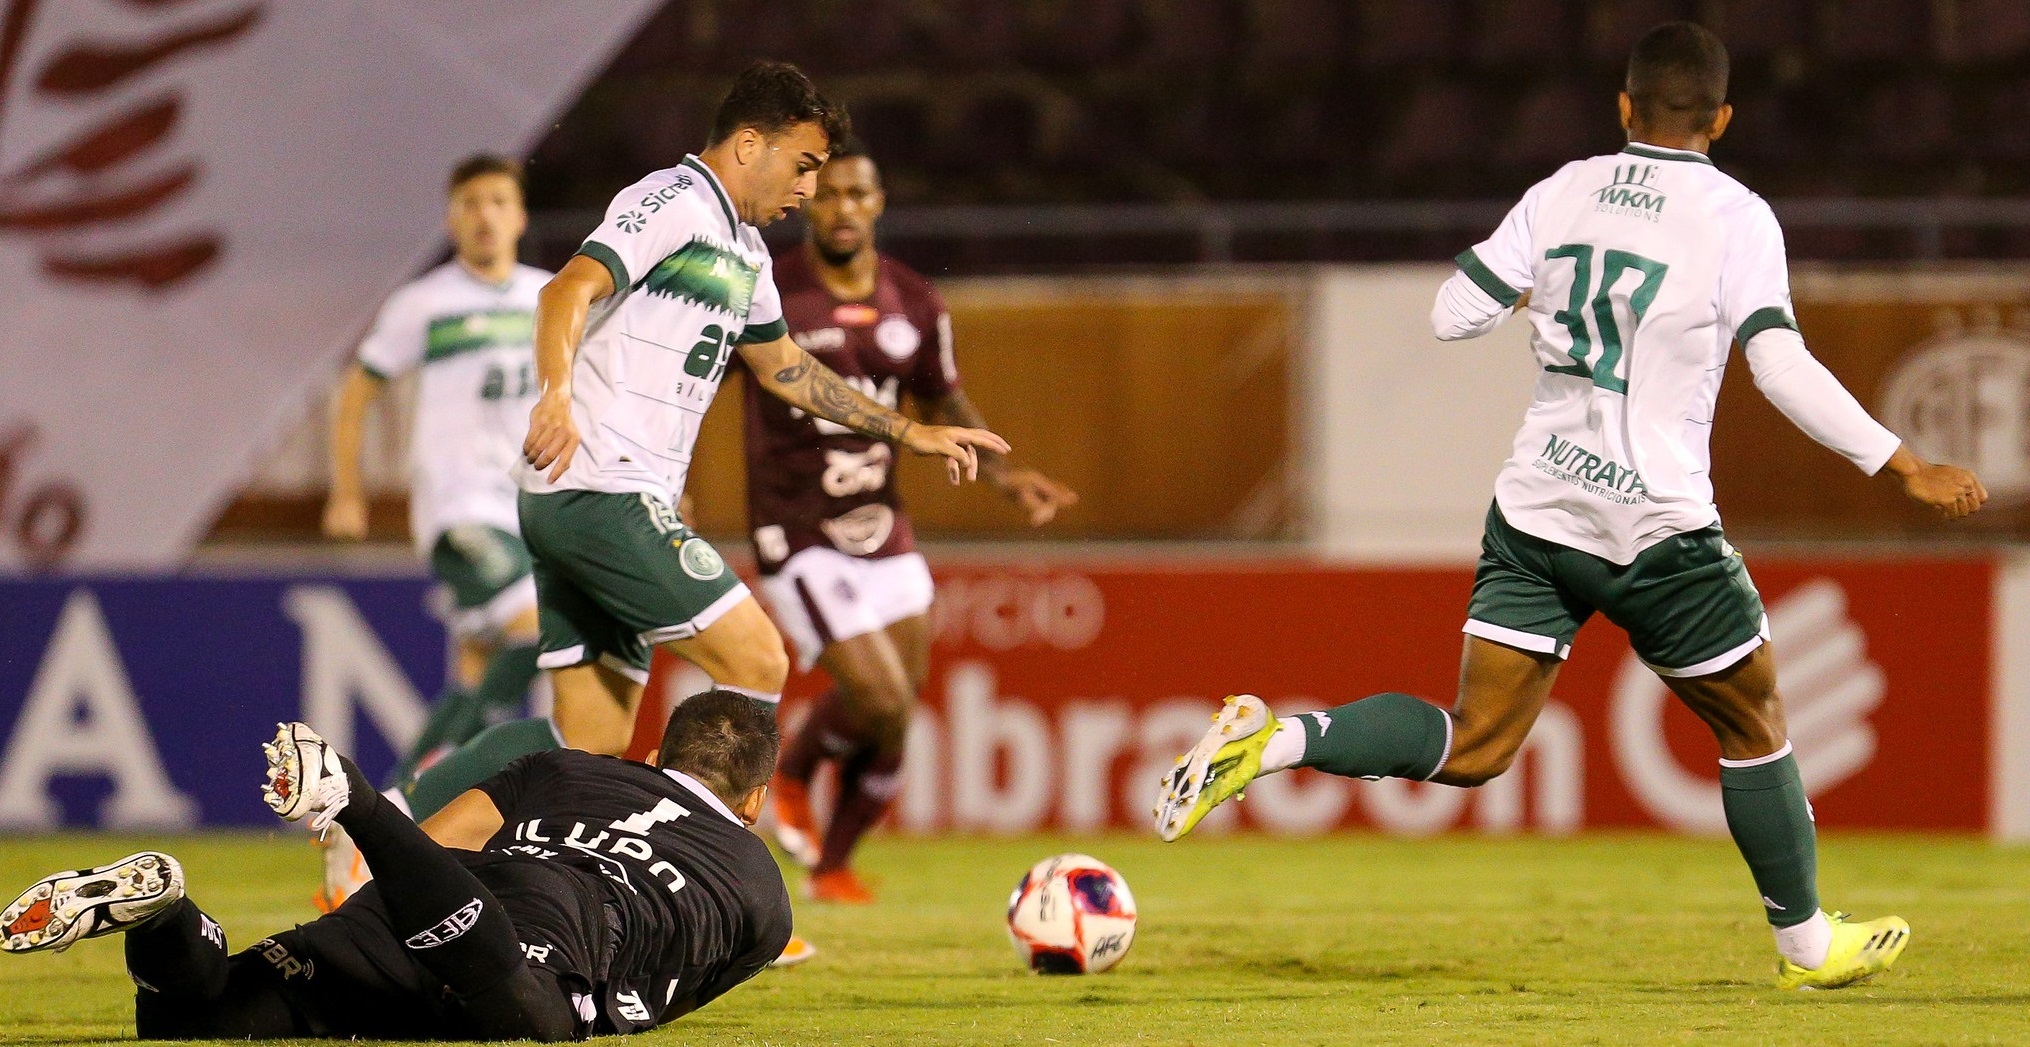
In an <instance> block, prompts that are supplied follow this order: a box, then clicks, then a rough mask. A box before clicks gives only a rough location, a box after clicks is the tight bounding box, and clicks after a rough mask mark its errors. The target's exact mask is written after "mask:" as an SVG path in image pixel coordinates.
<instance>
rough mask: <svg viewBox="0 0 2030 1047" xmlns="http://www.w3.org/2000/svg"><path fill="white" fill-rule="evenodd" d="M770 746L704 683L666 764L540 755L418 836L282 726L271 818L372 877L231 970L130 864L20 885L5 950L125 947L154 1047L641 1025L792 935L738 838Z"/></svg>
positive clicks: (578, 1034)
mask: <svg viewBox="0 0 2030 1047" xmlns="http://www.w3.org/2000/svg"><path fill="white" fill-rule="evenodd" d="M776 742H777V737H776V729H775V720H774V716H773V715H772V713H771V711H770V710H769V709H768V707H766V706H763V705H759V704H757V703H756V702H754V701H752V700H751V699H748V698H745V697H742V696H740V695H736V694H732V693H729V692H724V691H707V692H705V693H704V694H700V695H698V696H696V697H693V698H691V699H689V700H688V701H686V702H684V703H683V704H681V705H679V706H678V707H677V709H676V711H675V712H674V713H672V714H671V716H670V723H669V728H668V731H667V733H666V734H665V735H664V739H663V746H662V750H661V753H660V754H659V756H658V761H657V762H658V763H659V764H660V766H659V767H650V766H648V765H646V764H638V763H632V762H629V761H625V760H619V759H615V758H613V757H609V756H593V755H590V754H587V753H582V752H577V751H574V750H559V751H554V752H547V753H541V754H538V755H534V756H530V757H527V758H525V759H522V760H519V761H517V762H516V763H515V764H514V766H512V767H510V768H508V770H507V771H506V772H504V773H502V774H500V775H498V776H496V777H494V778H491V779H489V780H487V781H486V782H485V783H483V784H482V785H481V786H480V787H479V788H478V789H476V790H474V791H472V792H469V793H467V794H465V795H463V796H461V797H459V798H458V799H457V800H455V801H453V802H452V803H451V805H450V806H448V807H446V808H445V809H444V811H443V812H442V813H440V814H439V815H438V816H437V817H436V818H433V819H431V821H430V823H429V825H428V826H427V827H421V828H419V827H418V826H417V825H416V823H414V822H412V821H410V820H409V818H408V817H407V816H406V815H404V814H403V813H402V812H401V811H399V810H397V809H395V806H394V804H393V803H391V802H389V801H388V800H386V799H385V798H383V797H382V796H380V795H379V794H377V793H375V792H374V790H373V787H372V786H371V785H370V784H368V782H367V781H366V780H365V779H364V778H363V777H362V776H361V775H360V772H359V768H358V767H356V766H354V765H353V763H352V761H351V760H348V759H346V758H345V757H343V756H341V755H339V754H338V753H337V752H335V751H333V750H332V749H331V747H330V746H329V745H328V744H326V743H325V742H324V740H323V739H321V738H319V737H318V736H317V735H316V734H314V733H313V732H311V730H310V728H308V727H305V726H304V725H302V724H284V725H282V727H281V730H280V732H279V733H277V735H276V737H275V740H274V742H272V743H270V744H268V745H267V746H266V747H265V748H266V751H267V754H268V780H267V785H266V788H265V789H264V790H263V794H264V796H265V797H266V798H267V800H268V804H269V806H271V807H273V808H274V809H275V811H276V813H278V814H280V815H282V816H283V817H285V818H289V819H291V820H297V819H303V818H309V819H311V825H312V826H313V827H315V828H322V827H327V826H330V825H332V824H337V825H342V826H344V827H345V829H346V831H347V832H349V833H350V834H351V835H352V838H353V840H354V841H355V842H356V843H357V844H358V845H359V848H360V850H361V851H362V852H363V853H364V854H365V855H366V860H367V862H368V863H369V864H370V865H371V866H372V867H373V869H374V871H375V872H376V873H377V874H378V876H377V877H376V878H375V880H374V882H373V883H371V884H369V885H368V886H366V887H365V888H363V889H361V890H360V892H359V893H358V894H355V895H354V896H353V897H352V898H350V899H348V900H347V901H346V902H345V904H343V905H341V906H339V907H338V908H337V909H336V910H335V911H333V912H331V913H329V914H327V915H325V916H323V917H321V918H319V919H317V920H315V921H313V922H311V923H308V924H304V925H302V926H300V927H297V928H295V929H293V930H287V931H282V932H280V933H277V934H275V935H273V936H272V937H269V938H264V939H262V940H261V941H260V942H257V943H256V944H255V945H254V946H253V947H252V948H249V949H245V950H243V951H241V952H239V953H236V954H235V953H229V952H228V950H227V948H226V940H225V934H224V932H223V931H222V930H220V928H219V925H218V924H217V923H216V922H214V921H213V920H212V919H211V918H210V917H209V916H206V915H205V914H204V913H203V912H202V911H201V910H200V909H199V908H198V907H197V904H196V903H195V902H194V901H193V900H192V899H190V898H189V897H187V896H186V895H185V891H184V879H183V871H182V869H181V868H180V867H179V866H178V865H177V863H176V860H175V859H174V858H171V857H170V856H169V855H167V854H164V853H161V852H159V851H143V852H141V853H139V854H134V855H129V856H128V857H126V858H123V859H121V860H120V861H117V862H114V863H112V864H110V865H104V866H100V867H98V868H95V869H85V870H80V871H78V872H69V873H58V874H56V875H54V876H50V877H48V878H46V879H44V880H42V881H41V882H40V883H37V884H36V885H34V886H33V887H30V888H29V889H28V890H27V891H26V892H24V893H23V894H22V895H21V897H20V898H19V899H17V900H16V901H15V902H14V903H13V904H12V905H10V906H8V907H7V909H6V910H5V911H4V912H0V933H4V942H0V944H4V947H5V948H6V950H7V951H9V952H32V951H36V950H41V949H64V948H68V947H69V946H71V945H73V944H75V943H76V942H78V941H81V940H83V939H86V938H96V937H98V936H100V935H105V934H112V933H115V932H125V933H126V936H127V937H126V943H125V944H126V949H127V970H128V972H129V973H130V974H132V975H133V978H134V982H135V984H136V985H137V986H138V989H137V991H136V993H135V997H134V1024H135V1028H136V1031H137V1033H138V1034H139V1035H140V1036H141V1037H142V1038H144V1039H199V1038H205V1039H211V1038H215V1039H247V1038H254V1039H275V1038H285V1037H368V1038H380V1039H411V1040H428V1039H467V1040H469V1039H483V1040H512V1039H532V1040H543V1041H555V1040H566V1039H574V1038H577V1039H582V1038H584V1037H586V1036H590V1035H598V1034H603V1033H617V1032H618V1033H626V1032H637V1031H640V1030H643V1029H648V1028H651V1027H654V1026H656V1025H660V1024H662V1023H663V1022H667V1021H670V1020H672V1019H675V1018H678V1017H681V1016H683V1015H684V1014H687V1013H689V1012H690V1011H692V1010H695V1009H697V1008H698V1007H701V1006H704V1005H705V1004H707V1003H709V1002H711V1001H712V1000H713V999H715V998H717V997H718V996H720V995H721V994H723V993H725V992H726V991H727V990H729V989H731V988H733V987H734V986H736V985H738V984H740V983H741V982H743V981H745V980H747V979H748V978H751V977H753V976H754V975H755V974H756V973H757V972H759V971H760V970H762V969H763V968H764V967H766V966H767V965H768V963H769V961H771V960H773V959H775V958H776V956H777V955H779V954H780V953H781V952H782V948H783V945H784V943H786V942H787V941H788V940H789V936H790V910H789V892H788V891H787V890H786V889H785V887H784V886H783V882H782V875H781V873H780V872H778V871H777V869H776V865H775V859H774V858H773V856H771V855H770V854H769V852H768V846H767V845H766V844H764V843H763V842H762V841H761V839H760V838H759V837H757V836H755V835H754V834H753V833H752V832H750V831H749V830H748V828H747V826H748V825H750V824H752V823H753V821H754V819H755V818H756V817H758V816H759V815H760V812H761V806H762V802H763V798H764V796H765V794H766V782H767V781H768V777H769V775H770V774H771V773H772V772H773V770H774V766H775V757H776V747H777V745H776ZM426 829H427V832H426Z"/></svg>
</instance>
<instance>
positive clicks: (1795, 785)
mask: <svg viewBox="0 0 2030 1047" xmlns="http://www.w3.org/2000/svg"><path fill="white" fill-rule="evenodd" d="M1720 804H1721V806H1722V807H1724V808H1725V809H1726V811H1727V831H1728V832H1731V833H1733V834H1734V846H1736V847H1738V848H1740V849H1741V857H1743V858H1746V859H1747V860H1748V871H1749V872H1751V873H1754V874H1755V889H1756V890H1758V891H1761V892H1762V906H1763V909H1764V910H1765V911H1766V913H1767V915H1768V916H1769V922H1770V923H1771V924H1772V925H1774V926H1777V927H1789V926H1791V925H1793V924H1798V923H1803V922H1804V921H1806V920H1809V919H1811V918H1812V916H1813V915H1815V914H1817V912H1818V911H1819V888H1818V874H1819V856H1818V840H1817V836H1816V830H1815V827H1814V826H1813V825H1812V814H1811V804H1810V802H1808V801H1807V800H1806V799H1805V797H1804V780H1803V779H1801V778H1799V777H1798V775H1797V759H1796V758H1795V757H1793V756H1792V755H1791V754H1790V753H1789V752H1785V753H1784V754H1783V758H1782V759H1778V760H1771V761H1769V762H1768V763H1759V764H1756V765H1754V766H1752V767H1730V766H1728V765H1727V761H1725V760H1722V761H1721V762H1720Z"/></svg>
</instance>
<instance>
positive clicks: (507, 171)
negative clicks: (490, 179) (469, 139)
mask: <svg viewBox="0 0 2030 1047" xmlns="http://www.w3.org/2000/svg"><path fill="white" fill-rule="evenodd" d="M481 175H506V176H508V177H509V178H512V179H514V180H515V187H516V188H520V187H521V184H522V162H521V161H520V160H515V159H512V158H510V157H505V156H501V155H499V154H498V153H474V154H472V155H471V156H468V157H466V158H465V159H463V160H460V161H458V166H457V167H454V168H452V169H451V182H450V184H448V185H446V186H445V187H444V189H445V191H446V192H451V191H453V190H456V189H457V188H458V187H459V186H461V185H464V184H465V183H467V182H470V181H472V180H473V179H475V178H478V177H480V176H481Z"/></svg>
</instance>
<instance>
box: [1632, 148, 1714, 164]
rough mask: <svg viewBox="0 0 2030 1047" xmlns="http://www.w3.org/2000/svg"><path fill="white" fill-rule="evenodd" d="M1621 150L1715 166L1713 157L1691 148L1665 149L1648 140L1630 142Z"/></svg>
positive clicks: (1660, 158)
mask: <svg viewBox="0 0 2030 1047" xmlns="http://www.w3.org/2000/svg"><path fill="white" fill-rule="evenodd" d="M1621 151H1622V152H1624V153H1627V154H1629V155H1630V156H1640V157H1644V158H1646V159H1650V160H1689V161H1691V162H1692V163H1695V164H1705V165H1706V166H1707V167H1711V166H1713V160H1712V158H1711V157H1709V156H1707V155H1706V154H1704V153H1701V152H1697V151H1696V150H1691V149H1665V148H1664V147H1663V146H1660V145H1650V144H1649V143H1647V142H1630V143H1628V145H1627V146H1626V147H1624V148H1623V149H1622V150H1621Z"/></svg>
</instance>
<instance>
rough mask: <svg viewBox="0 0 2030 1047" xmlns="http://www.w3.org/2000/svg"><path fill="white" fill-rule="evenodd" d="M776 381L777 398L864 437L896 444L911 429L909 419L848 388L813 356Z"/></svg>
mask: <svg viewBox="0 0 2030 1047" xmlns="http://www.w3.org/2000/svg"><path fill="white" fill-rule="evenodd" d="M775 380H776V383H777V385H778V388H777V389H776V390H775V393H776V395H777V396H780V397H782V398H783V399H784V400H787V401H789V402H790V403H792V404H795V405H796V406H798V407H802V408H803V409H804V410H806V411H809V412H810V413H812V414H814V415H817V416H818V417H820V418H823V419H825V420H826V421H829V422H836V423H838V424H840V425H843V426H845V427H846V428H848V429H851V430H853V431H854V432H857V433H859V434H860V435H862V436H871V437H873V438H874V439H876V440H891V441H892V440H896V439H899V438H900V437H901V436H902V434H903V433H904V432H906V431H908V429H909V419H907V418H904V417H903V416H901V415H900V414H897V413H896V412H894V411H891V410H889V409H888V408H886V407H883V406H882V405H881V404H879V403H876V402H875V401H874V400H872V399H870V398H868V397H867V396H866V395H865V394H863V393H861V392H860V391H859V390H857V389H855V388H853V387H852V386H850V385H847V384H846V380H845V379H843V378H841V377H839V373H838V372H837V371H834V370H832V369H831V368H829V367H826V366H825V365H824V364H821V363H819V362H818V361H817V360H816V359H815V358H813V357H812V356H811V355H810V354H809V353H805V354H803V358H802V359H800V360H798V361H797V362H796V363H793V364H791V365H789V366H788V367H784V368H781V369H780V370H778V371H776V372H775Z"/></svg>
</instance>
